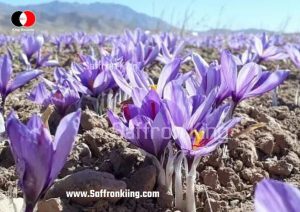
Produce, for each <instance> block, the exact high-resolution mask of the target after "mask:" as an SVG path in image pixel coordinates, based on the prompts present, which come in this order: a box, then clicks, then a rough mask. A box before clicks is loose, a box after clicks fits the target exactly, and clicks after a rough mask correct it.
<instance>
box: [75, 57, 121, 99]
mask: <svg viewBox="0 0 300 212" xmlns="http://www.w3.org/2000/svg"><path fill="white" fill-rule="evenodd" d="M80 58H81V61H82V63H81V64H73V66H72V72H73V76H74V77H75V78H76V79H78V81H80V82H81V83H82V85H84V86H85V87H87V88H88V89H89V91H90V93H92V95H93V96H95V97H97V96H98V95H99V94H101V93H102V92H105V91H107V90H109V89H111V88H114V87H115V86H116V83H115V81H114V78H113V77H112V75H111V70H116V69H120V68H121V66H120V64H119V61H115V60H114V58H110V57H109V56H108V57H104V58H102V59H101V60H100V61H99V60H96V59H95V58H93V57H91V56H81V57H80Z"/></svg>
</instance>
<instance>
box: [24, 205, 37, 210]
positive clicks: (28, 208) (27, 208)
mask: <svg viewBox="0 0 300 212" xmlns="http://www.w3.org/2000/svg"><path fill="white" fill-rule="evenodd" d="M34 207H35V204H26V206H25V211H24V212H33V211H34Z"/></svg>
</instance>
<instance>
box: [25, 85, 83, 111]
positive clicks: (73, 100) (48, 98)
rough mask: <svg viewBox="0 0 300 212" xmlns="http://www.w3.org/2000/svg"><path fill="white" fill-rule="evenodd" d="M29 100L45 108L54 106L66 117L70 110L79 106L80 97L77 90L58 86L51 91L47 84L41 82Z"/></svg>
mask: <svg viewBox="0 0 300 212" xmlns="http://www.w3.org/2000/svg"><path fill="white" fill-rule="evenodd" d="M28 99H30V100H31V101H33V102H35V103H38V104H41V105H43V106H45V107H47V106H48V105H50V104H53V105H55V107H56V109H57V111H58V112H59V113H60V114H61V115H65V114H66V113H67V111H68V109H69V108H71V107H75V106H76V105H77V104H78V102H79V99H80V96H79V94H78V92H77V91H76V90H74V89H71V88H69V87H63V86H58V85H56V86H55V87H53V88H52V90H51V91H49V90H48V88H47V86H46V84H45V83H44V82H41V83H39V84H38V85H37V86H36V87H35V88H34V89H33V90H32V92H31V93H30V95H29V96H28Z"/></svg>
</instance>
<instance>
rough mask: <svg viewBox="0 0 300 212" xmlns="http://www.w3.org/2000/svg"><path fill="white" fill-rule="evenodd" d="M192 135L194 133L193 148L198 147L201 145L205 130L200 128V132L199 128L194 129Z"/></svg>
mask: <svg viewBox="0 0 300 212" xmlns="http://www.w3.org/2000/svg"><path fill="white" fill-rule="evenodd" d="M190 135H194V137H195V138H194V142H193V149H194V150H195V149H197V148H198V147H200V145H201V141H202V140H203V137H204V130H200V131H199V132H198V131H197V130H193V131H192V132H191V133H190Z"/></svg>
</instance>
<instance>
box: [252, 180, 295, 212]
mask: <svg viewBox="0 0 300 212" xmlns="http://www.w3.org/2000/svg"><path fill="white" fill-rule="evenodd" d="M254 203H255V211H257V212H297V211H299V203H300V191H299V189H297V188H296V187H294V186H292V185H290V184H288V183H284V182H280V181H277V180H271V179H263V180H262V181H261V182H259V183H258V184H257V186H256V189H255V199H254Z"/></svg>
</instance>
